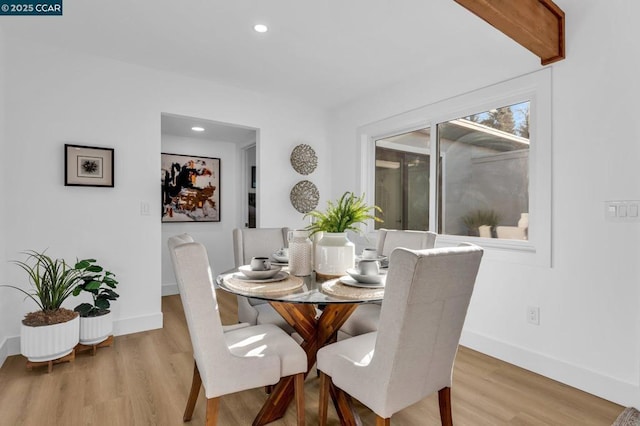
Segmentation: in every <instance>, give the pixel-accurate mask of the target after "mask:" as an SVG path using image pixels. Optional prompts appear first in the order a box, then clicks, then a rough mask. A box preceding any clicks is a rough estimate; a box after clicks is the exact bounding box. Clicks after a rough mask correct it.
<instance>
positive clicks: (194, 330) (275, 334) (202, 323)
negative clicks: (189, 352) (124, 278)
mask: <svg viewBox="0 0 640 426" xmlns="http://www.w3.org/2000/svg"><path fill="white" fill-rule="evenodd" d="M169 249H170V250H171V251H172V252H173V254H172V256H173V259H174V267H175V274H176V278H177V280H178V287H179V289H180V298H181V300H182V305H183V307H184V313H185V317H186V320H187V326H188V329H189V335H190V337H191V343H192V345H193V356H194V359H195V365H194V370H193V381H192V384H191V391H190V393H189V397H188V400H187V406H186V408H185V412H184V417H183V420H184V421H185V422H187V421H189V420H191V417H192V415H193V411H194V408H195V405H196V402H197V399H198V394H199V391H200V387H201V386H203V387H204V391H205V396H206V398H207V409H206V424H207V425H215V424H217V417H218V411H219V404H220V402H219V401H220V397H221V396H223V395H227V394H230V393H234V392H240V391H243V390H247V389H252V388H258V387H263V386H270V385H274V384H276V383H277V382H278V381H279V380H280V379H281V378H282V377H287V376H294V389H295V400H296V409H297V419H298V421H297V424H298V425H304V389H303V385H304V374H305V372H306V371H307V356H306V354H305V351H304V350H303V349H302V348H301V347H300V346H299V345H298V344H297V343H296V342H295V341H294V340H293V339H292V338H291V337H290V336H288V335H287V334H286V333H285V332H284V331H283V330H281V329H280V328H278V327H276V326H274V325H271V324H264V325H257V326H249V327H243V328H239V329H236V330H230V331H227V332H223V329H222V324H221V322H220V315H219V312H218V303H217V300H216V292H215V288H214V285H213V278H212V273H211V268H210V266H209V260H208V257H207V252H206V249H205V248H204V246H203V245H202V244H199V243H195V242H183V241H181V240H180V238H174V237H172V238H170V239H169Z"/></svg>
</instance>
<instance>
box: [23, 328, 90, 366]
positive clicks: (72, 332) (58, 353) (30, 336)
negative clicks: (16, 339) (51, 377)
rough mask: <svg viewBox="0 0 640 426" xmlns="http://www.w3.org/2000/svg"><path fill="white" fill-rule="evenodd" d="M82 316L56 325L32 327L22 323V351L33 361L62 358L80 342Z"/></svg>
mask: <svg viewBox="0 0 640 426" xmlns="http://www.w3.org/2000/svg"><path fill="white" fill-rule="evenodd" d="M79 335H80V318H79V317H75V318H74V319H72V320H71V321H67V322H63V323H60V324H54V325H43V326H40V327H31V326H28V325H24V324H21V328H20V353H22V355H24V356H25V357H27V359H28V360H29V361H31V362H44V361H51V360H54V359H58V358H62V357H63V356H65V355H68V354H70V353H71V351H72V350H73V348H74V347H75V346H76V345H77V344H78V338H79Z"/></svg>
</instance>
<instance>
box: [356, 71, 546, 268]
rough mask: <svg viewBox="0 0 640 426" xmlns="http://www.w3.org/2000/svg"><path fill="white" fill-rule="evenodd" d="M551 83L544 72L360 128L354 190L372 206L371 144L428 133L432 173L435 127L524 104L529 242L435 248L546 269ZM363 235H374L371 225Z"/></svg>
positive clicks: (433, 222)
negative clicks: (478, 249)
mask: <svg viewBox="0 0 640 426" xmlns="http://www.w3.org/2000/svg"><path fill="white" fill-rule="evenodd" d="M551 83H552V75H551V68H544V69H542V70H540V71H536V72H533V73H530V74H526V75H523V76H520V77H516V78H513V79H511V80H507V81H504V82H501V83H497V84H494V85H491V86H487V87H484V88H481V89H478V90H474V91H472V92H467V93H464V94H461V95H457V96H454V97H451V98H448V99H445V100H441V101H438V102H435V103H432V104H429V105H425V106H422V107H419V108H416V109H413V110H411V111H407V112H404V113H400V114H397V115H394V116H392V117H389V118H385V119H382V120H379V121H376V122H374V123H370V124H367V125H364V126H361V127H359V128H358V141H359V153H360V164H359V169H360V170H359V171H360V173H359V176H358V178H359V179H358V182H357V185H358V187H359V188H360V192H361V193H363V194H365V201H366V202H367V203H368V204H371V205H372V204H374V203H375V142H376V140H379V139H383V138H386V137H390V136H394V135H397V134H400V133H406V132H410V131H414V130H419V129H422V128H425V127H430V128H431V141H430V156H431V170H432V171H437V170H438V169H437V168H436V167H437V164H436V163H437V159H438V158H440V156H441V153H440V152H439V146H438V143H437V138H438V127H437V125H438V124H440V123H446V122H448V121H450V120H455V119H458V118H460V117H466V116H469V115H471V114H475V113H479V112H483V111H488V110H490V109H492V108H497V107H503V106H506V105H513V104H517V103H519V102H523V101H529V102H530V110H529V123H530V128H529V139H530V141H531V144H530V151H529V213H530V215H529V239H528V240H527V241H518V240H508V239H497V238H482V237H472V236H459V235H447V234H439V235H438V246H448V245H456V244H458V243H460V242H464V241H468V242H473V243H475V244H478V245H480V246H482V247H484V248H485V249H487V250H486V254H485V256H486V257H489V258H496V259H503V260H512V261H514V262H524V263H527V264H532V265H538V266H547V267H551V266H552V258H551V231H552V229H551V225H552V224H551V183H552V168H551V166H552V162H551V154H552V123H551V117H552V111H551V107H552V98H551ZM445 163H446V162H445ZM432 173H434V172H432ZM434 177H435V179H434ZM437 177H438V176H437V174H436V175H433V176H430V188H429V204H430V209H429V210H430V214H429V230H431V231H433V232H437V228H438V227H437V223H438V220H439V219H438V214H439V206H438V205H437V197H438V191H439V188H438V178H437ZM443 202H444V201H443ZM367 229H368V230H369V231H371V234H375V231H372V230H373V229H374V227H373V222H372V221H371V223H369V224H368V228H367ZM372 236H373V235H372Z"/></svg>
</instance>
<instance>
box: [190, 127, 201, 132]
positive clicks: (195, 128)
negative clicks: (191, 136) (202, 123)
mask: <svg viewBox="0 0 640 426" xmlns="http://www.w3.org/2000/svg"><path fill="white" fill-rule="evenodd" d="M191 130H193V131H194V132H204V127H199V126H194V127H192V128H191Z"/></svg>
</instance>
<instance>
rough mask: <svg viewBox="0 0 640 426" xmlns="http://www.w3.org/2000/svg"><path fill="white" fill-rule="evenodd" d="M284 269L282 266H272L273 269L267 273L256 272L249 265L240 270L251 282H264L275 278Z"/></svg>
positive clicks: (241, 267)
mask: <svg viewBox="0 0 640 426" xmlns="http://www.w3.org/2000/svg"><path fill="white" fill-rule="evenodd" d="M280 269H282V268H281V267H280V266H274V265H271V269H267V270H266V271H254V270H253V269H251V266H249V265H242V266H240V267H239V268H238V270H239V271H240V272H242V273H243V274H244V275H245V276H246V277H247V278H249V279H251V280H264V279H267V278H272V277H274V276H275V275H276V274H277V273H278V272H280Z"/></svg>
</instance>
